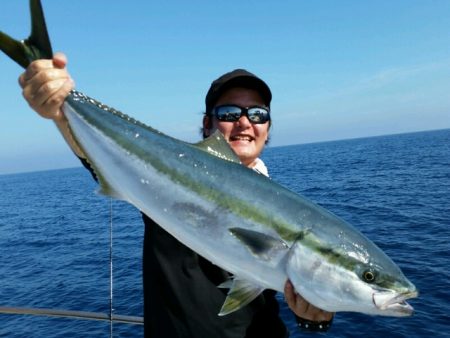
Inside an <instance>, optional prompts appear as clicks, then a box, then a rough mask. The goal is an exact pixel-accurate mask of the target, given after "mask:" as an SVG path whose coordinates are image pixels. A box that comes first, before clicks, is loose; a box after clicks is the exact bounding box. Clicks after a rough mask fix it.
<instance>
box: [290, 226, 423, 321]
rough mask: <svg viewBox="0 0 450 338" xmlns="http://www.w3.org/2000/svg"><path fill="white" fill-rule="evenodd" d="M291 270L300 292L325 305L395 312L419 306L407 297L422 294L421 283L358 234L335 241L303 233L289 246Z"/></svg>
mask: <svg viewBox="0 0 450 338" xmlns="http://www.w3.org/2000/svg"><path fill="white" fill-rule="evenodd" d="M308 237H309V238H308ZM349 239H351V240H349ZM286 270H287V275H288V278H289V279H290V280H291V282H292V283H293V285H294V287H295V289H296V291H297V292H298V293H299V294H300V295H301V296H302V297H303V298H305V299H306V300H307V301H308V302H310V303H311V304H313V305H314V306H316V307H318V308H320V309H322V310H326V311H329V312H338V311H351V312H361V313H366V314H372V315H384V316H396V317H401V316H410V315H412V313H413V311H414V309H413V307H412V306H411V305H409V304H408V303H407V302H406V301H405V300H407V299H409V298H414V297H416V296H417V295H418V291H417V289H416V287H415V286H414V285H413V284H412V283H411V282H410V281H409V280H408V279H407V278H406V277H405V276H404V274H403V273H402V271H401V270H400V268H399V267H398V266H397V265H396V264H395V263H394V262H393V261H392V260H391V259H390V258H389V257H388V256H387V255H386V254H385V253H384V252H383V251H382V250H381V249H379V248H378V247H377V246H376V245H375V244H374V243H372V242H371V241H369V240H368V239H366V238H365V237H364V236H363V235H361V234H359V233H356V235H355V234H354V233H352V234H351V236H348V238H347V240H342V238H341V239H340V240H339V241H337V242H336V241H334V243H333V241H330V240H328V241H321V240H320V238H319V237H318V236H316V235H314V234H312V233H311V234H308V235H307V236H302V238H301V239H300V240H298V241H296V242H295V243H294V244H293V246H292V247H291V249H290V253H289V258H288V261H287V267H286Z"/></svg>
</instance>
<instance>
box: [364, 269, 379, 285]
mask: <svg viewBox="0 0 450 338" xmlns="http://www.w3.org/2000/svg"><path fill="white" fill-rule="evenodd" d="M375 277H376V276H375V271H372V270H366V271H364V273H363V278H364V281H366V282H367V283H373V282H374V281H375Z"/></svg>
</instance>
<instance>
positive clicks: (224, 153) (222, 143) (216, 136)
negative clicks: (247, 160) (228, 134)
mask: <svg viewBox="0 0 450 338" xmlns="http://www.w3.org/2000/svg"><path fill="white" fill-rule="evenodd" d="M194 146H195V147H197V148H199V149H201V150H203V151H206V152H207V153H209V154H211V155H214V156H216V157H219V158H221V159H223V160H227V161H230V162H234V163H239V164H240V163H241V161H240V160H239V157H238V156H237V155H236V153H235V152H234V151H233V149H231V147H230V145H229V144H228V142H227V140H225V138H224V137H223V134H222V133H221V132H220V131H218V130H216V131H215V132H214V133H213V134H212V135H211V136H209V137H208V138H206V139H204V140H203V141H201V142H198V143H196V144H194Z"/></svg>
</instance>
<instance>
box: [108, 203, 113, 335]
mask: <svg viewBox="0 0 450 338" xmlns="http://www.w3.org/2000/svg"><path fill="white" fill-rule="evenodd" d="M112 204H113V202H112V198H110V199H109V336H110V337H111V338H112V337H113V211H112Z"/></svg>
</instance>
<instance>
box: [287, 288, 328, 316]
mask: <svg viewBox="0 0 450 338" xmlns="http://www.w3.org/2000/svg"><path fill="white" fill-rule="evenodd" d="M284 295H285V298H286V303H287V304H288V306H289V308H290V309H291V310H292V311H293V312H294V313H295V314H296V315H297V316H298V317H301V318H304V319H308V320H311V321H314V322H321V321H329V320H331V319H332V318H333V313H331V312H327V311H323V310H321V309H319V308H317V307H315V306H314V305H312V304H310V303H309V302H308V301H306V300H305V299H304V298H303V297H302V296H300V295H299V294H298V293H296V292H295V290H294V287H293V285H292V283H291V282H290V281H287V282H286V284H285V287H284Z"/></svg>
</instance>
